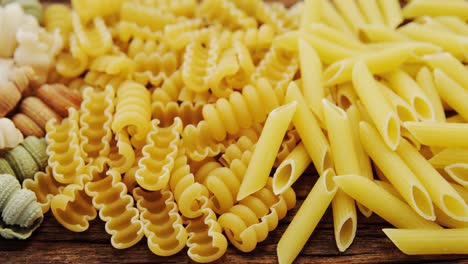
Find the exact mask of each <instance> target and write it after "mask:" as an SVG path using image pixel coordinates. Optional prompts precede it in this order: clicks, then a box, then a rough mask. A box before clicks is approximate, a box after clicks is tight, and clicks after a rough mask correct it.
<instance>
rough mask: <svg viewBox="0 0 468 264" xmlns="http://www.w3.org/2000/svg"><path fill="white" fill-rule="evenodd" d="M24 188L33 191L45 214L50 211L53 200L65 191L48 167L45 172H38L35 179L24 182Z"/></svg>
mask: <svg viewBox="0 0 468 264" xmlns="http://www.w3.org/2000/svg"><path fill="white" fill-rule="evenodd" d="M23 188H25V189H28V190H31V191H33V192H34V194H36V197H37V202H38V203H39V206H40V207H41V209H42V213H43V214H45V213H47V212H48V211H49V209H50V203H51V202H52V198H53V197H54V196H55V195H57V194H59V193H61V192H62V191H63V188H64V186H63V185H62V184H61V183H59V182H57V181H56V180H55V179H54V177H53V176H52V168H51V167H49V166H47V167H46V169H45V171H44V172H42V171H38V172H36V174H34V179H26V180H24V181H23Z"/></svg>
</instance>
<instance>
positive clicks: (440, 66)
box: [422, 52, 468, 90]
mask: <svg viewBox="0 0 468 264" xmlns="http://www.w3.org/2000/svg"><path fill="white" fill-rule="evenodd" d="M422 59H423V61H424V63H426V64H427V65H429V66H430V67H431V68H432V69H434V70H436V69H437V70H440V71H442V72H443V73H445V74H446V75H447V76H449V77H450V78H451V79H452V80H454V81H456V82H457V83H458V84H459V85H460V86H462V87H463V88H465V89H466V90H468V80H466V76H467V74H468V69H467V68H465V66H464V65H463V63H461V62H460V61H459V60H458V59H456V58H455V57H454V56H453V55H452V54H450V53H448V52H442V53H436V54H429V55H425V56H423V57H422Z"/></svg>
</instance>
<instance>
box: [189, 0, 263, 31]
mask: <svg viewBox="0 0 468 264" xmlns="http://www.w3.org/2000/svg"><path fill="white" fill-rule="evenodd" d="M197 11H198V15H199V16H200V17H202V18H205V19H207V20H208V21H210V22H218V23H221V24H222V25H223V26H224V27H225V28H228V29H231V30H235V29H239V28H255V27H257V21H256V20H255V19H254V18H253V17H250V16H248V15H247V14H246V13H245V12H244V11H243V10H241V9H239V8H237V7H236V5H235V4H234V3H232V2H230V1H216V0H205V1H203V2H202V3H201V4H200V6H199V8H198V10H197Z"/></svg>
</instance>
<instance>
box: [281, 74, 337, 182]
mask: <svg viewBox="0 0 468 264" xmlns="http://www.w3.org/2000/svg"><path fill="white" fill-rule="evenodd" d="M284 100H285V103H288V102H293V101H296V102H297V109H296V113H295V114H294V116H293V120H292V122H293V124H294V127H295V128H296V130H297V132H298V133H299V136H300V137H301V140H302V142H303V143H304V147H305V148H306V150H307V153H309V156H310V158H311V159H312V162H313V163H314V166H315V168H316V169H317V172H318V173H319V174H320V173H323V171H325V169H327V168H331V167H332V166H333V162H332V158H331V153H330V146H329V144H328V141H327V139H326V137H325V135H324V134H323V131H322V129H321V128H320V125H319V123H318V121H317V119H316V118H315V116H314V114H313V113H312V112H311V111H310V109H309V108H308V107H307V105H306V102H305V100H304V98H303V96H302V94H301V92H300V91H299V88H298V87H297V85H296V83H295V82H291V83H290V84H289V87H288V90H287V91H286V96H285V98H284Z"/></svg>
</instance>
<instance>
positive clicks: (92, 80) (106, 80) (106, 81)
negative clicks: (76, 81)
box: [84, 71, 127, 90]
mask: <svg viewBox="0 0 468 264" xmlns="http://www.w3.org/2000/svg"><path fill="white" fill-rule="evenodd" d="M126 79H127V78H125V76H120V75H110V74H107V73H103V72H95V71H89V72H87V73H86V75H85V77H84V82H85V83H86V84H88V85H91V86H93V87H94V88H95V89H100V90H104V88H105V87H107V86H108V85H110V86H111V87H112V88H114V90H117V88H118V87H120V85H122V83H123V82H124V81H126Z"/></svg>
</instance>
